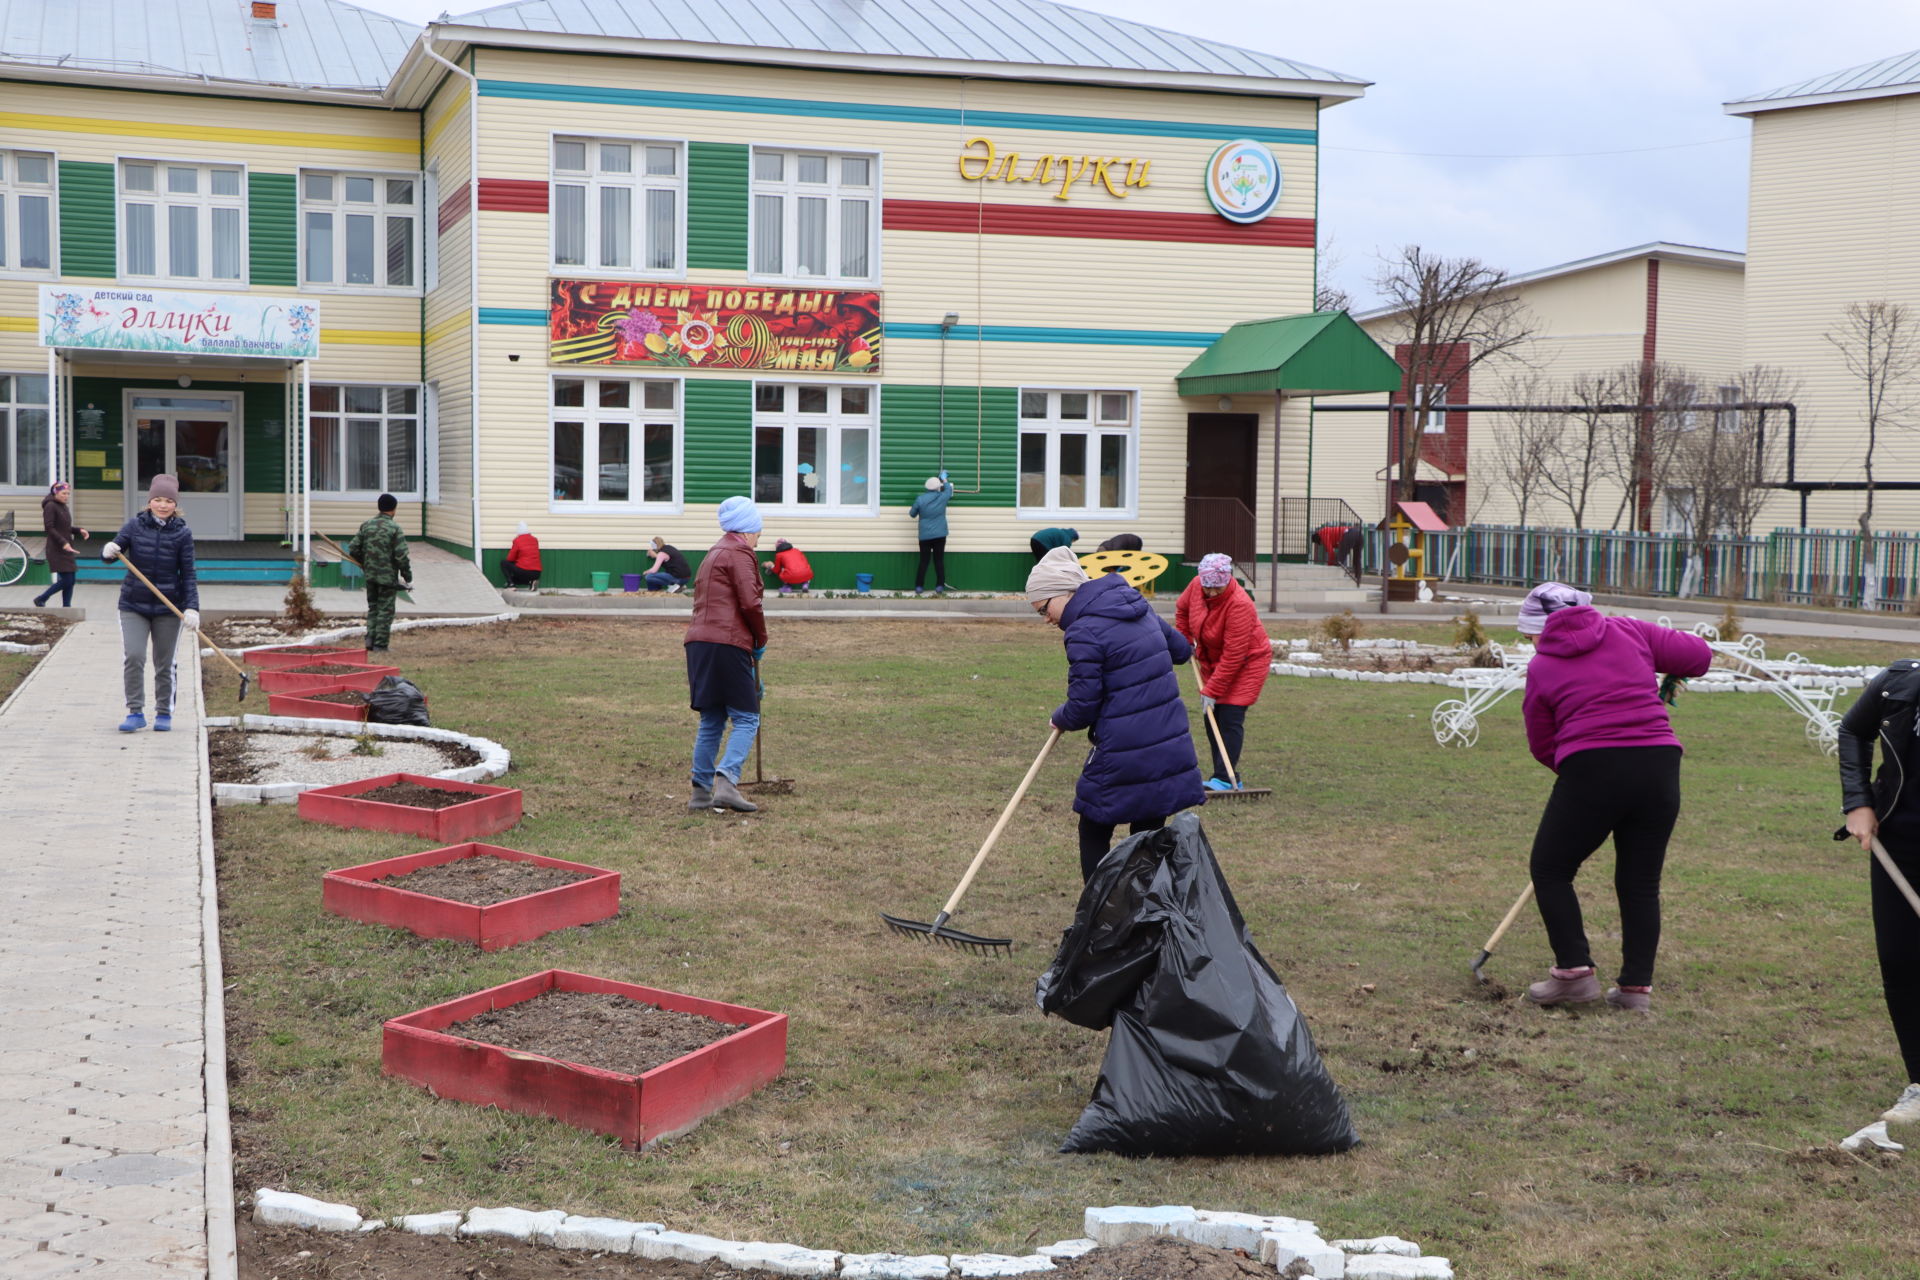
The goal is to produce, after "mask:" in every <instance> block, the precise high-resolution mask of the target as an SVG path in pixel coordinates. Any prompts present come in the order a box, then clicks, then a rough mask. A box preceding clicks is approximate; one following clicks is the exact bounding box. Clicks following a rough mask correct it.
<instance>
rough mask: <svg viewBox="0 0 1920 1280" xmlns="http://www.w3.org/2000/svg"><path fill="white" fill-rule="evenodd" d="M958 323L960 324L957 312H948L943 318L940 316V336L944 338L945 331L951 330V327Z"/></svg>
mask: <svg viewBox="0 0 1920 1280" xmlns="http://www.w3.org/2000/svg"><path fill="white" fill-rule="evenodd" d="M959 323H960V313H959V312H958V311H949V312H947V314H945V315H944V316H941V317H940V336H941V337H945V336H946V332H947V330H949V329H951V328H953V326H955V325H957V324H959Z"/></svg>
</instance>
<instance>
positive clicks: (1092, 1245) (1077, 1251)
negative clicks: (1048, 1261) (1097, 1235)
mask: <svg viewBox="0 0 1920 1280" xmlns="http://www.w3.org/2000/svg"><path fill="white" fill-rule="evenodd" d="M1099 1247H1100V1242H1099V1241H1098V1240H1089V1239H1087V1238H1086V1237H1085V1236H1081V1237H1079V1238H1078V1239H1075V1240H1061V1241H1058V1242H1056V1243H1054V1244H1043V1245H1041V1246H1040V1247H1039V1248H1038V1249H1035V1250H1034V1252H1035V1253H1037V1254H1039V1255H1040V1256H1041V1257H1043V1258H1052V1259H1054V1260H1055V1261H1059V1262H1064V1261H1065V1260H1067V1259H1068V1258H1078V1257H1080V1256H1081V1255H1082V1254H1086V1253H1092V1252H1093V1251H1094V1250H1095V1249H1098V1248H1099Z"/></svg>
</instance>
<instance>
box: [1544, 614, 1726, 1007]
mask: <svg viewBox="0 0 1920 1280" xmlns="http://www.w3.org/2000/svg"><path fill="white" fill-rule="evenodd" d="M1517 626H1518V628H1519V631H1520V634H1521V635H1529V636H1538V637H1540V639H1539V641H1538V646H1539V649H1538V652H1537V653H1536V654H1535V656H1534V658H1533V661H1532V662H1531V663H1529V664H1528V666H1527V692H1526V697H1525V700H1524V702H1523V704H1522V715H1523V717H1524V719H1525V720H1526V725H1527V745H1528V746H1529V747H1530V748H1531V749H1532V751H1533V756H1534V759H1536V760H1538V761H1539V762H1540V763H1541V764H1543V765H1545V766H1547V768H1549V769H1551V770H1553V771H1554V773H1555V774H1556V775H1557V776H1556V777H1555V779H1554V783H1553V792H1552V794H1551V795H1550V796H1548V798H1547V808H1546V812H1545V813H1543V814H1541V815H1540V828H1539V830H1538V831H1537V832H1536V833H1535V835H1534V838H1533V858H1532V875H1533V890H1534V896H1535V897H1536V899H1537V900H1538V901H1539V905H1540V918H1541V920H1542V921H1543V922H1544V923H1545V924H1546V926H1547V938H1548V940H1549V941H1550V942H1551V943H1552V945H1553V967H1552V968H1551V969H1549V970H1548V971H1547V979H1546V981H1544V982H1536V983H1534V984H1533V985H1532V986H1530V987H1528V988H1527V999H1529V1000H1531V1001H1533V1002H1534V1003H1535V1004H1539V1005H1558V1004H1586V1003H1590V1002H1592V1001H1595V1000H1598V999H1600V998H1601V995H1602V993H1601V990H1600V980H1599V979H1598V978H1597V977H1596V976H1595V975H1594V966H1593V953H1592V952H1591V951H1590V950H1589V949H1588V947H1587V932H1586V929H1585V927H1584V925H1583V924H1582V922H1581V918H1580V899H1579V897H1578V896H1577V895H1576V894H1575V893H1574V891H1573V880H1574V877H1575V876H1576V875H1578V874H1579V871H1580V867H1581V864H1583V863H1584V862H1586V860H1587V859H1588V858H1589V857H1591V856H1592V855H1593V853H1594V851H1595V850H1596V849H1598V848H1599V847H1600V846H1601V844H1602V843H1604V842H1605V841H1606V839H1607V837H1608V836H1612V837H1613V849H1614V871H1613V884H1614V891H1615V892H1616V893H1617V894H1618V895H1619V898H1620V949H1621V961H1620V979H1619V984H1618V985H1617V986H1615V987H1614V988H1612V989H1611V990H1609V991H1607V992H1606V993H1605V996H1606V1001H1607V1003H1608V1004H1610V1005H1612V1006H1613V1007H1614V1008H1616V1009H1628V1010H1633V1011H1636V1012H1642V1013H1644V1012H1646V1011H1647V1010H1648V1009H1649V1008H1651V1006H1652V1002H1653V997H1652V992H1653V960H1654V953H1655V952H1656V951H1657V950H1658V949H1659V946H1660V872H1661V868H1662V867H1663V866H1664V865H1665V863H1666V858H1667V840H1668V838H1669V837H1670V836H1671V835H1672V834H1673V824H1674V821H1675V820H1676V819H1677V818H1678V817H1679V816H1680V740H1679V739H1678V738H1676V737H1675V736H1674V734H1673V727H1672V726H1671V725H1670V724H1669V723H1668V721H1667V709H1666V707H1665V706H1664V705H1662V703H1661V697H1660V693H1659V691H1658V686H1657V677H1658V675H1660V674H1666V675H1669V676H1678V677H1682V678H1684V677H1687V676H1697V675H1701V674H1703V673H1704V672H1705V671H1706V669H1707V668H1708V666H1710V665H1711V664H1712V662H1713V650H1712V649H1710V648H1708V647H1707V642H1706V641H1705V640H1702V639H1701V638H1700V637H1699V636H1696V635H1690V634H1688V633H1686V632H1684V631H1675V630H1673V629H1672V628H1671V627H1663V626H1660V625H1658V624H1656V623H1652V622H1642V621H1641V620H1640V619H1638V618H1609V617H1607V616H1606V615H1604V614H1602V613H1601V612H1600V611H1599V610H1598V609H1595V608H1593V597H1592V596H1591V595H1588V594H1587V593H1586V592H1584V591H1579V590H1576V589H1574V588H1573V587H1569V586H1567V585H1566V584H1564V583H1559V582H1543V583H1541V584H1540V585H1539V586H1537V587H1535V588H1534V589H1533V590H1532V591H1530V592H1528V593H1527V598H1526V599H1525V600H1524V601H1523V602H1522V603H1521V605H1520V617H1519V620H1518V623H1517Z"/></svg>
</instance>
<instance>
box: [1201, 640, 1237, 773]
mask: <svg viewBox="0 0 1920 1280" xmlns="http://www.w3.org/2000/svg"><path fill="white" fill-rule="evenodd" d="M1193 679H1194V683H1195V684H1197V685H1198V686H1199V688H1200V689H1201V694H1200V699H1201V701H1200V710H1201V713H1202V714H1204V715H1205V716H1206V718H1207V728H1208V729H1209V730H1210V731H1211V732H1212V733H1213V745H1214V749H1215V750H1217V751H1219V753H1220V761H1221V763H1222V764H1225V765H1226V766H1227V783H1228V785H1229V786H1231V787H1232V788H1233V789H1234V790H1235V791H1238V790H1239V789H1240V779H1239V778H1238V777H1237V776H1235V773H1234V768H1233V761H1232V760H1231V759H1229V758H1228V756H1227V740H1226V739H1225V738H1223V737H1222V736H1220V722H1219V721H1218V720H1215V719H1214V718H1213V708H1212V707H1210V706H1208V705H1207V703H1206V697H1207V695H1206V692H1205V690H1206V687H1207V686H1206V684H1205V682H1203V681H1201V679H1200V668H1199V666H1198V665H1195V666H1194V668H1193Z"/></svg>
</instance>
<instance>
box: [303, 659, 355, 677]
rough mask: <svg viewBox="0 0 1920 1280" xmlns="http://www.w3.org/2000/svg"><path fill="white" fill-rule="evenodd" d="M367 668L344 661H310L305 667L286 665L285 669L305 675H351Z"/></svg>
mask: <svg viewBox="0 0 1920 1280" xmlns="http://www.w3.org/2000/svg"><path fill="white" fill-rule="evenodd" d="M364 669H365V668H363V667H351V666H348V665H347V664H346V663H344V662H310V663H308V664H307V665H306V666H304V667H286V668H284V670H286V671H289V672H298V673H299V674H300V675H303V676H350V675H354V674H356V673H358V672H360V671H362V670H364Z"/></svg>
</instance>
